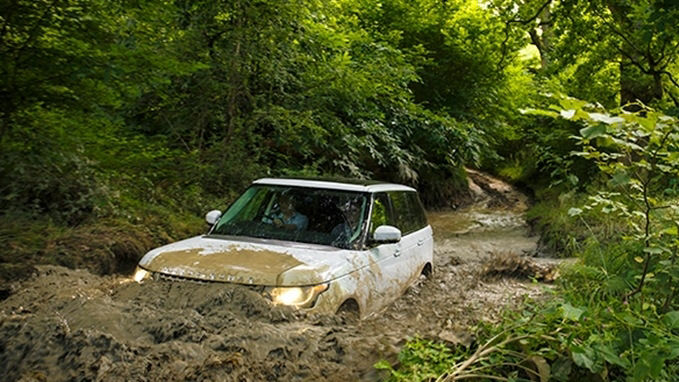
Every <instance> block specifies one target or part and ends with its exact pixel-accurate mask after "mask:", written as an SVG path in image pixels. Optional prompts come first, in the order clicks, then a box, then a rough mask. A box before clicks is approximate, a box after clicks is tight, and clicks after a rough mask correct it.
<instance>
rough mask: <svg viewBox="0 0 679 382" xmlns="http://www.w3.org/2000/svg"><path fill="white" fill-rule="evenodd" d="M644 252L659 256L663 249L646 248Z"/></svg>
mask: <svg viewBox="0 0 679 382" xmlns="http://www.w3.org/2000/svg"><path fill="white" fill-rule="evenodd" d="M644 252H646V253H650V254H651V255H659V254H661V253H663V249H662V248H660V247H648V248H644Z"/></svg>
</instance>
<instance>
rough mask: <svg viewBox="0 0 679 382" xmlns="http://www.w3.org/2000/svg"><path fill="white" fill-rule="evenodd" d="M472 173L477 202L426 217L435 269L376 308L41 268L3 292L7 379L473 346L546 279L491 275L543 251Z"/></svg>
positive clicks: (190, 374)
mask: <svg viewBox="0 0 679 382" xmlns="http://www.w3.org/2000/svg"><path fill="white" fill-rule="evenodd" d="M470 176H471V179H473V180H474V184H472V187H471V189H472V190H473V191H474V193H475V194H474V195H475V198H476V203H475V204H474V205H473V206H471V207H469V208H467V209H464V210H461V211H456V212H439V213H432V214H430V217H429V219H430V223H431V224H432V226H433V227H434V232H435V237H436V255H435V262H436V264H435V273H434V275H433V276H432V277H431V278H430V279H427V280H422V281H421V282H420V283H419V284H418V285H416V286H414V287H412V288H410V290H409V291H408V292H407V293H406V295H405V296H403V297H402V298H401V299H399V300H398V301H397V302H396V303H394V304H393V305H391V306H390V307H389V308H388V309H387V310H386V311H384V312H382V313H380V314H378V315H376V316H375V317H373V318H369V319H366V320H363V321H360V322H355V321H348V320H345V319H344V318H342V317H337V316H305V315H304V314H302V313H299V312H295V311H292V310H290V309H287V308H278V307H276V308H272V307H270V305H269V303H268V302H267V301H266V300H264V299H263V298H262V297H261V296H260V295H259V294H258V293H256V292H254V291H251V290H248V289H245V288H242V287H237V286H230V285H225V284H193V283H170V282H152V283H145V284H143V285H139V284H137V283H134V282H132V281H131V280H130V278H129V277H125V276H106V277H100V276H95V275H92V274H90V273H88V272H86V271H80V270H75V271H74V270H68V269H65V268H61V267H53V266H44V267H40V268H39V274H36V275H35V276H34V277H32V278H31V279H30V280H27V281H25V282H23V283H21V284H18V285H15V286H14V293H12V294H11V295H10V296H9V297H8V298H7V299H6V300H4V301H2V302H0V375H2V377H0V378H3V379H5V380H24V381H31V380H45V381H47V380H49V381H53V380H107V381H108V380H120V381H129V380H140V381H143V380H149V381H155V380H234V381H260V380H286V381H287V380H293V381H294V380H312V381H317V380H328V381H348V380H376V379H379V378H380V375H379V374H378V373H377V371H376V370H375V369H373V367H372V365H373V364H374V363H375V362H377V361H379V360H380V359H387V360H389V361H395V359H396V354H397V353H398V350H399V348H400V346H402V344H403V343H404V342H405V340H407V339H408V338H410V337H412V336H415V335H419V336H422V337H430V338H437V339H440V340H442V341H446V342H449V343H452V344H466V343H469V342H470V341H473V338H472V337H471V336H470V334H469V331H468V329H469V327H470V326H471V325H473V324H474V323H476V322H478V321H479V320H494V319H497V317H498V315H499V313H500V312H501V311H502V310H503V309H505V308H506V307H507V306H513V305H515V304H516V303H517V302H518V301H520V300H521V299H523V298H524V297H525V296H530V297H538V296H540V295H541V294H543V293H544V288H545V287H546V286H545V284H535V283H532V282H530V280H527V279H523V280H522V279H517V278H511V277H501V276H502V272H496V273H498V274H499V275H500V276H499V277H498V276H496V277H494V278H492V279H488V278H485V277H482V276H483V271H482V270H483V269H486V270H487V269H489V267H488V264H492V262H493V261H495V260H496V258H497V257H504V258H509V259H510V260H511V258H512V257H511V256H508V254H509V253H514V254H524V253H531V252H534V251H535V244H536V239H537V238H535V237H529V235H528V229H527V227H526V225H525V222H524V220H523V219H522V217H521V213H522V211H523V210H524V209H525V205H526V201H525V198H524V197H523V196H522V195H521V194H519V193H517V192H516V191H514V190H512V189H511V188H510V187H509V186H507V185H506V184H504V183H501V182H499V181H497V180H494V179H492V178H489V177H487V176H485V175H482V174H479V173H475V172H471V173H470ZM521 261H522V262H523V263H525V264H529V265H530V264H533V262H532V261H528V260H525V259H524V260H521ZM523 263H522V264H523ZM525 264H523V265H525ZM533 265H535V264H533ZM510 268H511V267H510ZM515 268H516V267H514V268H512V271H513V272H515V273H517V272H518V273H520V271H521V269H518V270H517V269H515ZM519 268H520V267H519ZM538 268H539V267H538Z"/></svg>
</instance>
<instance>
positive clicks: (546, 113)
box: [519, 109, 559, 118]
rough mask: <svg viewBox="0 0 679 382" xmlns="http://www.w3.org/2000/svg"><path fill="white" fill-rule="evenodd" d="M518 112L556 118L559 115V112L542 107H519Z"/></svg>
mask: <svg viewBox="0 0 679 382" xmlns="http://www.w3.org/2000/svg"><path fill="white" fill-rule="evenodd" d="M519 112H521V114H526V115H538V116H542V117H552V118H557V117H558V116H559V113H557V112H554V111H551V110H543V109H519Z"/></svg>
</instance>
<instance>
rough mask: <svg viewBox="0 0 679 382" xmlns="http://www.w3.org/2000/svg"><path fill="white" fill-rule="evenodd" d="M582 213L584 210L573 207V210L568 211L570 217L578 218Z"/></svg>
mask: <svg viewBox="0 0 679 382" xmlns="http://www.w3.org/2000/svg"><path fill="white" fill-rule="evenodd" d="M581 213H582V209H581V208H576V207H573V208H571V209H569V210H568V216H578V215H580V214H581Z"/></svg>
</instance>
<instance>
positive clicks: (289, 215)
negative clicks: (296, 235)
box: [264, 193, 309, 231]
mask: <svg viewBox="0 0 679 382" xmlns="http://www.w3.org/2000/svg"><path fill="white" fill-rule="evenodd" d="M278 207H279V208H280V211H279V212H277V213H275V214H273V215H272V216H271V217H270V218H265V219H264V222H265V223H269V224H273V225H275V226H276V227H279V228H284V229H288V230H296V231H302V230H305V229H306V228H307V225H309V219H308V218H307V217H306V216H305V215H303V214H301V213H299V212H297V210H296V209H295V201H294V199H293V197H292V195H290V194H285V193H284V194H281V196H279V198H278Z"/></svg>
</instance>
